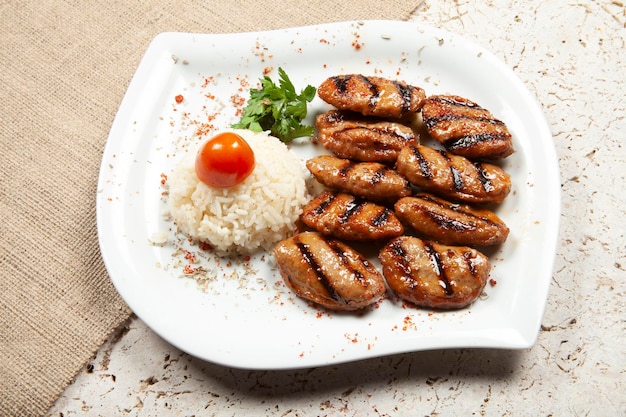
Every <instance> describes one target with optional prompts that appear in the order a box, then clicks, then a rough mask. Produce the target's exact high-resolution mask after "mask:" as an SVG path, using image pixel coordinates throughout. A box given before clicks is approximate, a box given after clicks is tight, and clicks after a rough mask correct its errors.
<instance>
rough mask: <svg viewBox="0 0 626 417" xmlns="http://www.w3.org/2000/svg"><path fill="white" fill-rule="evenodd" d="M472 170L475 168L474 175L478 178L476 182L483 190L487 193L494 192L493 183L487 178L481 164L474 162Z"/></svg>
mask: <svg viewBox="0 0 626 417" xmlns="http://www.w3.org/2000/svg"><path fill="white" fill-rule="evenodd" d="M474 168H476V175H477V176H478V180H479V181H480V183H481V184H482V186H483V190H485V191H486V192H488V193H489V192H491V191H493V190H495V187H494V185H493V183H492V182H491V180H490V179H489V178H488V177H487V172H486V171H485V168H484V166H483V164H481V163H479V162H476V163H474Z"/></svg>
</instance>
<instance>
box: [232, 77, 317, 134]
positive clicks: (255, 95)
mask: <svg viewBox="0 0 626 417" xmlns="http://www.w3.org/2000/svg"><path fill="white" fill-rule="evenodd" d="M278 76H279V78H280V79H279V84H278V85H276V84H275V83H274V81H272V79H271V78H270V77H268V76H267V75H264V76H263V78H261V79H259V81H260V82H261V88H252V89H250V98H249V99H248V102H247V104H246V107H244V109H243V114H242V116H241V120H240V121H239V122H238V123H235V124H233V125H232V127H233V128H235V129H250V130H252V131H254V132H262V131H266V130H269V131H270V132H271V134H272V135H273V136H276V137H277V138H279V139H280V140H281V141H283V142H291V141H292V140H293V139H295V138H299V137H302V136H310V135H312V134H313V132H314V127H313V126H309V125H306V124H303V123H302V121H303V120H304V119H305V117H306V114H307V104H308V103H310V102H311V101H312V100H313V98H314V97H315V93H316V91H317V89H316V88H315V87H313V86H312V85H307V86H306V87H305V88H304V89H303V90H302V91H300V94H296V88H295V87H294V85H293V83H292V82H291V80H290V79H289V77H288V76H287V73H286V72H285V70H283V69H282V68H278Z"/></svg>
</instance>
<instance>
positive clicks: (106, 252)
mask: <svg viewBox="0 0 626 417" xmlns="http://www.w3.org/2000/svg"><path fill="white" fill-rule="evenodd" d="M389 23H393V24H394V25H398V24H399V25H401V26H407V25H410V26H414V27H417V28H419V29H420V30H423V31H424V32H428V33H434V34H439V35H442V36H447V37H451V38H454V39H456V40H462V42H463V43H464V44H469V45H471V46H473V47H474V48H475V49H476V50H479V51H481V52H483V53H485V54H486V56H489V57H490V59H491V60H492V61H493V62H494V63H496V64H497V65H499V66H500V70H503V71H505V72H506V73H507V75H508V76H509V77H511V76H512V79H514V80H516V82H518V83H519V87H520V88H523V89H524V90H525V92H526V93H527V98H528V99H530V100H532V101H533V107H532V108H531V109H530V110H532V111H533V113H534V116H535V117H536V118H537V120H538V123H537V126H539V127H540V128H541V130H543V131H544V134H546V135H547V136H548V137H550V138H552V134H551V132H550V128H549V124H548V121H547V119H546V117H545V115H544V113H543V111H542V109H541V105H540V103H539V101H538V100H537V99H536V97H535V95H534V94H532V93H531V92H530V91H529V90H528V89H527V87H526V86H525V85H524V83H523V82H522V81H521V79H519V77H518V76H517V74H515V73H514V72H513V70H512V69H510V68H509V67H507V66H506V65H505V63H504V61H502V60H500V59H499V58H498V57H497V56H495V55H494V54H493V53H492V52H490V51H489V50H488V49H487V48H484V47H482V46H481V45H479V44H478V43H476V42H474V41H472V40H469V39H467V38H465V37H463V36H462V35H459V34H455V33H452V32H448V31H446V30H443V29H440V28H436V27H432V26H429V25H425V24H421V23H417V22H410V21H396V20H351V21H343V22H333V23H324V24H314V25H306V26H293V27H288V28H282V29H272V30H265V31H249V32H234V33H194V32H162V33H159V34H157V35H156V36H155V37H154V38H153V40H152V41H151V42H150V44H149V46H148V48H147V49H146V51H145V53H144V55H143V57H142V59H141V61H140V63H139V65H138V67H137V70H136V71H135V73H134V75H133V77H132V79H131V81H130V83H129V86H128V88H127V90H126V92H125V94H124V96H123V99H122V101H121V103H120V106H119V109H118V111H117V113H116V115H115V118H114V120H113V123H112V125H111V130H110V132H109V135H108V136H107V140H106V144H105V147H104V151H103V154H102V161H101V164H100V171H99V175H98V186H97V187H98V188H97V189H98V190H102V189H103V188H104V187H105V184H104V182H105V181H106V178H105V174H104V173H105V171H107V170H108V167H107V164H108V163H109V159H108V158H107V157H109V158H110V155H111V152H112V151H113V149H114V148H115V145H117V144H116V142H115V134H117V133H118V131H119V130H120V129H121V130H125V127H124V126H125V124H124V123H125V121H126V120H127V119H128V118H129V117H130V116H129V115H130V114H131V112H130V111H128V110H132V107H133V105H136V104H137V101H138V98H137V97H138V95H137V93H138V91H139V90H141V89H142V88H144V87H145V82H146V81H145V77H146V76H147V75H149V74H150V68H148V64H149V63H150V61H151V60H152V59H155V56H156V55H158V54H159V53H162V52H163V48H164V47H165V46H166V45H168V44H169V43H171V42H176V41H180V40H181V39H183V40H189V39H194V38H197V37H203V38H204V37H207V38H215V39H220V38H223V37H251V36H258V35H263V36H271V35H272V34H273V33H281V32H283V33H284V32H291V31H294V30H302V31H305V30H310V29H319V28H323V27H327V28H328V29H329V30H338V29H342V28H345V27H348V28H349V27H351V26H353V25H355V24H356V25H362V24H367V25H373V26H379V25H388V24H389ZM542 150H543V151H544V156H545V157H546V158H545V159H546V160H551V161H552V164H549V166H548V168H550V169H551V173H552V176H551V179H552V180H553V181H555V182H556V185H559V183H560V173H559V166H558V158H557V153H556V148H555V146H554V142H553V141H550V143H543V148H542ZM552 187H553V188H554V190H558V192H557V193H555V195H553V196H552V198H551V199H550V200H549V201H550V203H551V204H549V206H548V207H547V209H548V210H549V211H550V215H551V216H552V217H551V218H552V221H556V225H553V227H552V228H550V229H547V230H549V231H551V232H552V233H550V235H546V236H544V237H545V240H544V242H543V244H544V248H545V250H546V251H547V252H549V253H551V254H552V256H551V257H550V259H551V262H550V264H549V266H548V265H546V266H545V268H546V269H549V270H550V271H551V272H550V275H552V274H553V273H554V265H555V260H556V248H557V243H558V236H559V228H560V213H561V207H560V204H561V193H560V186H559V187H555V184H552ZM105 207H106V203H104V202H103V200H102V196H101V194H100V191H98V192H97V193H96V217H97V229H98V243H99V247H100V252H101V256H102V259H103V261H104V264H105V267H106V270H107V273H108V274H109V277H110V279H111V281H112V283H113V284H114V286H115V288H116V290H117V291H118V293H119V294H120V296H121V297H122V299H123V300H124V302H125V303H126V304H127V305H128V306H129V307H130V308H131V310H133V311H134V312H135V311H136V307H137V305H136V303H135V302H134V301H133V300H132V299H129V295H128V293H127V292H126V291H125V290H124V289H123V286H122V285H121V284H120V281H119V280H118V276H117V273H118V272H117V268H116V267H115V266H114V265H113V264H114V262H115V261H114V260H112V257H111V255H112V254H111V252H110V250H111V249H110V246H108V244H107V240H106V233H107V231H106V227H107V225H106V224H105V223H104V214H105V211H106V208H105ZM550 282H551V279H546V280H544V281H542V283H543V286H542V287H541V288H538V289H537V292H538V294H539V296H540V298H542V299H543V300H544V302H543V303H542V305H541V309H540V311H539V312H538V313H539V314H538V316H537V317H536V318H535V320H534V321H533V322H532V323H529V324H528V328H529V330H528V333H526V334H522V332H520V331H519V329H515V330H517V331H518V335H517V336H518V337H517V340H515V341H511V343H510V344H508V345H507V344H506V343H493V341H491V342H489V341H488V340H487V339H485V340H484V341H483V343H465V344H463V345H454V346H450V347H452V348H463V347H470V348H478V347H484V348H495V349H525V348H530V347H532V346H533V345H534V344H535V342H536V340H537V337H538V334H539V328H540V322H541V319H542V317H543V314H544V311H545V308H546V304H547V297H548V294H549V287H550ZM137 310H140V309H137ZM137 316H138V317H139V318H140V319H141V320H142V321H144V322H146V324H148V327H150V328H151V329H152V330H153V331H155V333H157V334H159V335H160V336H161V337H163V338H164V339H165V340H167V341H168V343H171V344H173V345H174V346H176V347H178V348H179V349H181V350H183V351H185V352H187V353H190V354H192V355H193V356H196V357H199V358H201V359H203V360H207V361H211V362H215V363H221V364H223V365H226V366H232V367H243V368H246V369H295V368H302V367H312V366H324V365H334V364H338V363H342V362H348V361H354V360H359V359H367V358H373V357H379V356H386V355H390V354H397V353H408V352H411V351H419V350H427V349H441V348H446V347H445V346H431V347H426V348H425V349H421V348H417V349H412V350H406V349H405V350H403V351H402V350H399V351H396V352H392V353H383V354H379V353H376V352H371V354H369V355H368V354H367V353H365V354H363V355H361V356H360V357H358V358H347V359H346V360H333V361H328V362H327V363H305V362H304V361H303V363H302V365H298V364H293V363H291V364H288V365H286V366H281V365H280V364H275V365H273V366H254V364H243V365H242V364H241V363H237V362H232V361H231V362H229V361H226V360H223V359H214V358H210V357H207V355H205V354H203V353H202V352H198V351H194V349H190V348H189V347H188V346H181V345H180V344H178V343H177V341H176V340H171V339H170V338H169V337H168V335H167V334H163V332H162V331H159V330H160V329H159V330H157V329H156V328H155V327H156V326H154V324H152V323H151V321H150V320H149V319H147V318H146V317H143V314H141V315H140V314H137ZM149 323H151V324H152V325H150V324H149ZM532 329H536V330H535V331H533V330H532Z"/></svg>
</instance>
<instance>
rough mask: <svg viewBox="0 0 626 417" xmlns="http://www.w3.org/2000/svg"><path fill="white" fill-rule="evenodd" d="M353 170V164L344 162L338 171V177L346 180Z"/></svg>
mask: <svg viewBox="0 0 626 417" xmlns="http://www.w3.org/2000/svg"><path fill="white" fill-rule="evenodd" d="M353 168H354V164H352V163H351V162H350V161H345V162H344V163H343V164H342V165H341V166H340V167H339V169H338V175H339V177H341V178H346V177H347V176H348V175H349V174H350V171H352V170H353Z"/></svg>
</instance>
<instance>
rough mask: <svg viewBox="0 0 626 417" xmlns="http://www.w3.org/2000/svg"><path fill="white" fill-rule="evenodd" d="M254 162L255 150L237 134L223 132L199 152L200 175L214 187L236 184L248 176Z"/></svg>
mask: <svg viewBox="0 0 626 417" xmlns="http://www.w3.org/2000/svg"><path fill="white" fill-rule="evenodd" d="M254 165H255V161H254V152H253V151H252V148H250V145H248V142H246V141H245V140H244V139H243V138H242V137H241V136H239V135H238V134H236V133H233V132H223V133H219V134H217V135H215V136H214V137H213V138H211V139H209V140H208V141H207V142H206V143H205V144H204V145H202V147H201V148H200V150H199V151H198V155H197V156H196V175H197V176H198V178H199V179H200V181H202V182H203V183H205V184H206V185H208V186H210V187H215V188H226V187H232V186H234V185H237V184H240V183H241V182H243V180H245V179H246V178H248V176H249V175H250V174H251V173H252V171H253V170H254Z"/></svg>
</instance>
